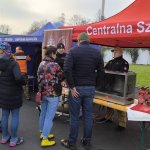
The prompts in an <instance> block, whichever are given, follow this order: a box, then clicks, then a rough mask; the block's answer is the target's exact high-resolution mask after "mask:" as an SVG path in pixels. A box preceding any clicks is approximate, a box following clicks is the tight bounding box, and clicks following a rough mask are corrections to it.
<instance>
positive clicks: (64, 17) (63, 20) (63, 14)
mask: <svg viewBox="0 0 150 150" xmlns="http://www.w3.org/2000/svg"><path fill="white" fill-rule="evenodd" d="M57 20H58V21H60V22H61V23H62V24H63V25H64V24H65V20H66V16H65V13H61V16H60V17H58V19H57Z"/></svg>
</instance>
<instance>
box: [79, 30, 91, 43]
mask: <svg viewBox="0 0 150 150" xmlns="http://www.w3.org/2000/svg"><path fill="white" fill-rule="evenodd" d="M78 40H81V41H90V37H89V36H88V34H87V33H85V32H82V33H80V34H79V35H78Z"/></svg>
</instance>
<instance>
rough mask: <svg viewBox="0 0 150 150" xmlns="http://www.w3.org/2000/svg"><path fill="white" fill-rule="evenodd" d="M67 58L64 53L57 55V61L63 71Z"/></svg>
mask: <svg viewBox="0 0 150 150" xmlns="http://www.w3.org/2000/svg"><path fill="white" fill-rule="evenodd" d="M65 57H66V53H63V54H60V53H57V55H56V60H55V61H56V62H57V63H58V64H59V66H60V67H61V69H63V66H64V61H65Z"/></svg>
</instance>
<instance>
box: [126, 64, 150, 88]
mask: <svg viewBox="0 0 150 150" xmlns="http://www.w3.org/2000/svg"><path fill="white" fill-rule="evenodd" d="M129 70H130V71H133V72H135V73H136V86H137V87H150V65H133V64H130V65H129Z"/></svg>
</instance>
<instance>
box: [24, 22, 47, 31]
mask: <svg viewBox="0 0 150 150" xmlns="http://www.w3.org/2000/svg"><path fill="white" fill-rule="evenodd" d="M47 22H48V21H47V20H42V21H35V22H33V23H32V24H31V27H30V28H29V30H28V31H27V32H26V33H27V34H31V33H33V32H35V31H37V30H38V29H40V28H41V27H42V26H43V25H45V24H46V23H47Z"/></svg>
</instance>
